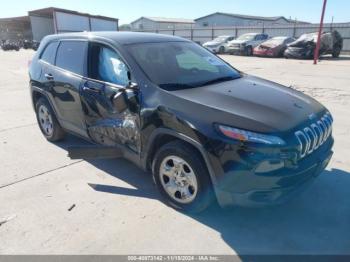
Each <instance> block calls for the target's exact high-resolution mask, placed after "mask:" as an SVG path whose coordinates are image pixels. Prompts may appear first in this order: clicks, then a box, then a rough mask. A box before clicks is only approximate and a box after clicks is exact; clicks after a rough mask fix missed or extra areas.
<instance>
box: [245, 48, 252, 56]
mask: <svg viewBox="0 0 350 262" xmlns="http://www.w3.org/2000/svg"><path fill="white" fill-rule="evenodd" d="M246 55H247V56H252V55H253V48H252V47H251V46H247V49H246Z"/></svg>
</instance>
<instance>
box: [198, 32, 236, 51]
mask: <svg viewBox="0 0 350 262" xmlns="http://www.w3.org/2000/svg"><path fill="white" fill-rule="evenodd" d="M234 39H235V37H234V36H230V35H223V36H219V37H217V38H215V39H214V40H212V41H209V42H206V43H204V44H203V46H204V47H205V48H206V49H208V50H209V51H211V52H213V53H215V54H216V53H219V54H224V53H226V52H227V44H228V42H230V41H232V40H234Z"/></svg>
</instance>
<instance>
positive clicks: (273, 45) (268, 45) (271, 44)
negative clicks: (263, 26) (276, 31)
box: [259, 42, 283, 48]
mask: <svg viewBox="0 0 350 262" xmlns="http://www.w3.org/2000/svg"><path fill="white" fill-rule="evenodd" d="M282 45H283V44H281V43H276V42H265V43H262V44H261V45H259V46H260V47H262V48H276V47H278V46H282Z"/></svg>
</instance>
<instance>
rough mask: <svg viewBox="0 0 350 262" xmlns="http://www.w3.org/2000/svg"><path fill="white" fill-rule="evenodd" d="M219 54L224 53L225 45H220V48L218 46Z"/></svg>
mask: <svg viewBox="0 0 350 262" xmlns="http://www.w3.org/2000/svg"><path fill="white" fill-rule="evenodd" d="M219 54H225V47H223V46H220V48H219Z"/></svg>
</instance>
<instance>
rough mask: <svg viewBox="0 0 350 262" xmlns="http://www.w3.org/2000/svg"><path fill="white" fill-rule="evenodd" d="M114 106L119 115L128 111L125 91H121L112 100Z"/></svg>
mask: <svg viewBox="0 0 350 262" xmlns="http://www.w3.org/2000/svg"><path fill="white" fill-rule="evenodd" d="M112 102H113V106H114V108H115V109H116V110H117V111H118V113H122V112H124V111H125V110H126V109H128V103H127V97H126V93H125V90H122V91H119V92H118V93H116V94H115V95H114V96H113V98H112Z"/></svg>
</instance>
